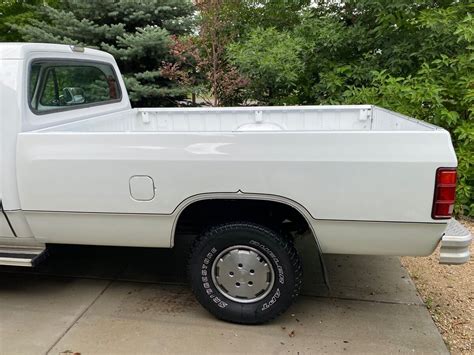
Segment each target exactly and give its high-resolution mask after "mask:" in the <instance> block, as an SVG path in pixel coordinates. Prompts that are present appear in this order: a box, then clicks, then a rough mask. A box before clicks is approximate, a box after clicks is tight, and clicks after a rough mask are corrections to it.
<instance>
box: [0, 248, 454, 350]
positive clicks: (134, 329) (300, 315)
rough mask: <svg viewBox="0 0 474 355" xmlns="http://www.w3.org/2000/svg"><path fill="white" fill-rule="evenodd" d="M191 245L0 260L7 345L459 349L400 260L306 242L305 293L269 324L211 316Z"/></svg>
mask: <svg viewBox="0 0 474 355" xmlns="http://www.w3.org/2000/svg"><path fill="white" fill-rule="evenodd" d="M185 249H186V248H184V250H180V249H176V250H152V249H141V248H110V247H68V246H64V247H61V246H59V247H55V248H53V249H52V251H51V255H50V256H49V258H48V259H46V260H45V261H44V262H43V264H41V265H40V266H39V267H37V268H36V269H22V268H11V267H0V354H2V355H7V354H45V353H47V354H61V353H80V354H82V355H85V354H157V353H166V354H174V353H186V354H199V353H220V354H222V353H246V354H253V353H255V354H256V353H259V354H267V353H285V354H287V353H293V354H297V353H299V354H314V353H330V354H333V353H378V354H380V353H413V352H416V353H429V354H436V353H442V354H446V353H448V351H447V349H446V346H445V345H444V343H443V340H442V338H441V336H440V334H439V332H438V330H437V328H436V327H435V325H434V323H433V321H432V320H431V318H430V316H429V314H428V311H427V309H426V307H425V306H424V304H423V302H422V301H421V299H420V298H419V296H418V295H417V293H416V290H415V287H414V285H413V282H412V281H411V279H410V278H409V276H408V275H407V273H406V272H405V270H404V269H403V268H402V267H401V265H400V261H399V258H396V257H368V256H344V255H332V256H326V257H325V259H326V264H327V266H328V270H327V271H328V275H329V280H330V286H331V288H330V289H328V288H327V287H326V286H325V285H324V283H323V278H322V275H321V273H319V272H318V271H317V270H318V265H319V262H318V259H317V258H316V257H314V255H313V254H310V253H311V250H310V249H309V248H305V247H304V245H303V246H302V247H301V249H302V253H303V259H304V260H305V282H306V287H305V290H304V295H302V296H300V297H299V298H298V300H297V302H296V303H295V304H294V306H292V307H291V308H290V309H289V311H288V312H287V313H286V314H284V315H283V316H282V317H280V318H278V319H276V320H275V321H273V322H271V323H269V324H265V325H261V326H243V325H234V324H229V323H225V322H222V321H219V320H216V319H215V318H213V317H212V316H211V315H209V314H208V313H207V312H206V311H205V310H204V309H203V308H202V307H201V306H200V305H199V304H198V303H197V302H196V301H195V300H194V297H193V295H192V294H191V292H190V290H189V288H188V287H187V285H186V283H185V281H186V280H185V276H184V270H185V269H184V262H183V254H184V253H185Z"/></svg>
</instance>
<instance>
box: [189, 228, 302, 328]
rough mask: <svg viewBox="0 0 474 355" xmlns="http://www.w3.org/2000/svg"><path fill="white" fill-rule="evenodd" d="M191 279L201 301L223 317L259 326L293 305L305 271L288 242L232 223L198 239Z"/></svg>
mask: <svg viewBox="0 0 474 355" xmlns="http://www.w3.org/2000/svg"><path fill="white" fill-rule="evenodd" d="M189 277H190V280H191V286H192V289H193V292H194V294H195V295H196V298H197V299H198V301H199V302H200V303H201V304H202V305H203V306H204V307H205V308H206V309H207V310H208V311H209V312H211V313H212V314H213V315H215V316H216V317H217V318H220V319H223V320H226V321H230V322H234V323H243V324H258V323H264V322H267V321H269V320H271V319H273V318H275V317H277V316H278V315H280V314H281V313H283V312H284V311H285V310H286V309H287V308H288V307H289V306H290V305H291V303H292V302H293V300H294V299H295V298H296V296H297V295H298V293H299V291H300V288H301V283H302V268H301V263H300V259H299V257H298V254H297V252H296V250H295V248H294V247H293V244H292V242H291V241H290V240H288V239H287V238H284V237H283V236H282V235H279V234H278V233H276V232H274V231H272V230H271V229H269V228H267V227H264V226H261V225H258V224H254V223H227V224H223V225H220V226H216V227H213V228H211V229H209V230H208V231H207V232H205V233H204V234H203V235H201V236H200V237H198V238H197V240H196V242H195V243H194V246H193V250H192V252H191V258H190V263H189Z"/></svg>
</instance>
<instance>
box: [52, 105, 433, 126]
mask: <svg viewBox="0 0 474 355" xmlns="http://www.w3.org/2000/svg"><path fill="white" fill-rule="evenodd" d="M437 129H439V128H438V127H436V126H433V125H430V124H428V123H425V122H422V121H419V120H415V119H413V118H410V117H407V116H404V115H401V114H398V113H395V112H392V111H389V110H385V109H383V108H380V107H376V106H370V105H351V106H347V105H346V106H342V105H341V106H299V107H295V106H291V107H290V106H288V107H286V106H280V107H277V106H275V107H228V108H139V109H132V110H127V111H123V112H120V113H113V114H108V115H103V116H99V117H94V118H90V119H85V120H81V121H76V122H73V123H69V124H63V125H59V126H53V127H49V128H46V129H44V130H45V131H50V132H51V131H73V132H74V131H75V132H245V131H431V130H437Z"/></svg>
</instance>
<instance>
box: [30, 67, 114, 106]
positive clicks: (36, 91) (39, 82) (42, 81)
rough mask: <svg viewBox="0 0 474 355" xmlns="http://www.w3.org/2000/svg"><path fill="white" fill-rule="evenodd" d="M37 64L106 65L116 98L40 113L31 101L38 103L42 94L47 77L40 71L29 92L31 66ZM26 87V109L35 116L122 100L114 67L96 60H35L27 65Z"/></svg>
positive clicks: (47, 68)
mask: <svg viewBox="0 0 474 355" xmlns="http://www.w3.org/2000/svg"><path fill="white" fill-rule="evenodd" d="M38 62H41V63H47V64H48V65H49V64H51V65H52V66H53V67H54V64H59V65H58V66H66V67H67V66H68V65H71V66H74V64H76V65H78V66H84V65H87V64H92V65H93V64H99V65H106V66H108V67H109V68H110V69H111V71H112V74H113V76H114V79H115V85H116V88H117V98H116V99H110V100H106V101H99V102H91V103H85V104H77V105H71V106H63V107H58V108H54V109H49V110H44V111H40V110H38V109H36V108H35V107H33V105H32V100H33V98H35V99H36V100H38V101H39V100H40V97H37V96H38V95H40V94H42V92H43V90H44V86H45V84H46V79H47V75H43V74H42V73H41V71H40V72H39V73H38V76H39V77H38V78H37V82H36V85H35V87H34V89H33V92H30V85H31V79H32V77H31V70H32V66H33V65H34V64H36V63H38ZM49 69H50V67H46V68H45V69H42V70H49ZM98 69H99V70H100V68H98ZM40 74H41V75H40ZM104 74H105V73H104ZM26 87H27V89H28V92H27V101H28V107H29V108H30V111H31V112H32V113H34V114H35V115H47V114H50V113H57V112H63V111H71V110H78V109H82V108H89V107H94V106H102V105H108V104H114V103H119V102H121V101H122V98H123V95H122V89H121V85H120V81H119V78H118V76H117V72H116V70H115V68H114V66H113V65H112V64H111V63H109V62H102V61H98V60H89V59H68V58H67V59H56V58H35V59H33V60H32V61H31V62H30V63H29V65H28V78H27V86H26Z"/></svg>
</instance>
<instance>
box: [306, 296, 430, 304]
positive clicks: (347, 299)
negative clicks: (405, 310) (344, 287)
mask: <svg viewBox="0 0 474 355" xmlns="http://www.w3.org/2000/svg"><path fill="white" fill-rule="evenodd" d="M301 296H303V297H310V298H311V297H312V298H325V299H334V300H342V301H357V302H367V303H381V304H401V305H406V306H420V307H425V304H424V303H415V302H397V301H382V300H368V299H361V298H354V297H340V296H317V295H301Z"/></svg>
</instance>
